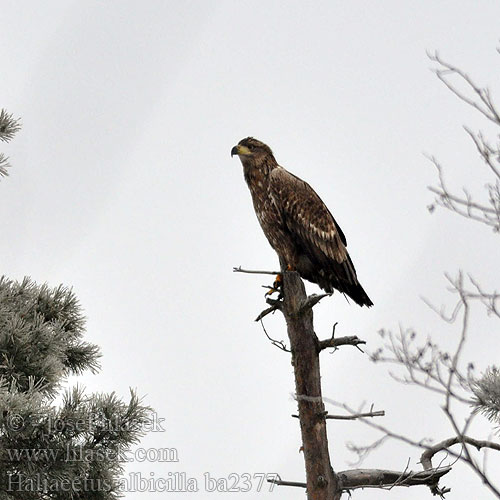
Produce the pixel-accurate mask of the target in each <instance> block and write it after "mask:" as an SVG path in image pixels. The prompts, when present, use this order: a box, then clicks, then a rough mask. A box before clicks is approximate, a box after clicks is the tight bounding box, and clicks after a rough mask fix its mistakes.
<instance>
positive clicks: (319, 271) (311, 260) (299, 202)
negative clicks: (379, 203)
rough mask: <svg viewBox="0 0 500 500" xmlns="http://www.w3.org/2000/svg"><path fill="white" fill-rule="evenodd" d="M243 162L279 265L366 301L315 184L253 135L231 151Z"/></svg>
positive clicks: (366, 303) (342, 238)
mask: <svg viewBox="0 0 500 500" xmlns="http://www.w3.org/2000/svg"><path fill="white" fill-rule="evenodd" d="M234 155H238V157H239V158H240V160H241V163H242V165H243V174H244V177H245V181H246V183H247V185H248V187H249V189H250V194H251V195H252V201H253V206H254V209H255V213H256V215H257V219H258V220H259V222H260V225H261V227H262V230H263V231H264V234H265V235H266V237H267V239H268V241H269V243H270V244H271V246H272V247H273V249H274V250H275V251H276V253H277V254H278V257H279V261H280V266H281V269H282V270H293V271H297V272H298V273H299V275H300V276H301V277H302V278H304V279H306V280H308V281H311V282H313V283H316V284H317V285H319V286H320V287H321V288H322V289H323V290H325V291H326V292H327V293H332V292H333V290H334V289H336V290H338V291H340V292H341V293H343V294H345V295H347V296H348V297H350V298H351V299H352V300H353V301H354V302H356V304H358V305H360V306H367V307H370V306H372V305H373V302H372V301H371V300H370V298H369V297H368V295H367V294H366V292H365V291H364V289H363V287H362V286H361V285H360V283H359V281H358V278H357V276H356V270H355V269H354V265H353V263H352V260H351V258H350V257H349V254H348V253H347V249H346V246H347V241H346V238H345V236H344V233H343V232H342V230H341V229H340V227H339V225H338V224H337V222H336V221H335V219H334V218H333V216H332V214H331V213H330V211H329V210H328V208H327V207H326V205H325V204H324V203H323V201H322V200H321V198H320V197H319V196H318V195H317V194H316V192H315V191H314V189H313V188H312V187H311V186H310V185H309V184H308V183H307V182H305V181H303V180H302V179H299V178H298V177H297V176H295V175H293V174H292V173H290V172H288V171H287V170H285V169H284V168H283V167H281V166H280V165H278V162H277V161H276V159H275V158H274V155H273V152H272V151H271V148H270V147H269V146H267V145H266V144H264V143H263V142H261V141H258V140H257V139H254V138H253V137H247V138H245V139H242V140H241V141H240V142H239V143H238V144H237V145H236V146H234V147H233V148H232V150H231V156H234Z"/></svg>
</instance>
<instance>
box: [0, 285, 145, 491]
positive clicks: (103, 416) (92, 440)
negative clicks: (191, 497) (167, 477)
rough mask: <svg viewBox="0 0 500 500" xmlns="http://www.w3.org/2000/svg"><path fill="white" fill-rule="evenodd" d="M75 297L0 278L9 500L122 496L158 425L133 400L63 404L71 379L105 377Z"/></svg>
mask: <svg viewBox="0 0 500 500" xmlns="http://www.w3.org/2000/svg"><path fill="white" fill-rule="evenodd" d="M84 331H85V320H84V317H83V315H82V311H81V308H80V305H79V303H78V300H77V298H76V297H75V294H74V293H73V292H72V291H71V290H69V289H68V288H65V287H63V286H59V287H56V288H50V287H48V286H47V285H37V284H36V283H34V282H32V281H31V280H30V279H28V278H25V279H24V280H23V281H22V282H21V283H18V282H13V281H11V280H9V279H6V278H5V277H3V278H0V356H1V360H0V499H2V500H7V499H8V500H13V499H23V500H30V499H37V500H42V499H44V500H45V499H57V500H58V499H61V500H62V499H68V498H72V499H75V500H76V499H86V500H92V499H95V500H97V499H99V500H110V499H115V498H118V497H120V496H121V493H122V491H121V490H122V489H123V488H122V487H121V483H120V478H121V475H122V473H123V467H122V460H123V458H124V454H125V453H126V452H127V451H128V449H129V448H130V446H131V445H132V444H133V443H135V442H137V441H138V439H139V437H140V436H141V435H142V433H143V430H145V429H146V426H147V425H148V423H149V422H150V410H149V408H147V407H145V406H142V405H141V404H140V401H139V400H138V398H137V396H136V395H135V394H134V393H133V392H132V393H131V397H130V401H129V402H128V403H125V402H123V401H121V400H120V399H119V398H118V397H117V396H116V395H115V394H114V393H111V394H91V395H86V394H85V392H84V391H83V389H82V388H81V387H75V388H73V389H71V390H68V391H66V393H65V394H64V396H63V398H62V403H61V404H60V405H56V404H55V398H56V396H57V395H58V393H59V392H60V390H61V385H62V383H63V382H64V380H65V377H67V376H68V375H70V374H80V373H82V372H83V371H85V370H90V371H92V372H96V371H97V369H98V358H99V356H100V353H99V349H98V347H97V346H95V345H93V344H90V343H88V342H85V341H84V340H83V334H84Z"/></svg>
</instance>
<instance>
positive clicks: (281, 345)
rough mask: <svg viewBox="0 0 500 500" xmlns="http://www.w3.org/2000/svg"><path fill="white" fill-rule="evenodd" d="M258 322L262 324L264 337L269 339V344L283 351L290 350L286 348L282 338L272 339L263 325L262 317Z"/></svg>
mask: <svg viewBox="0 0 500 500" xmlns="http://www.w3.org/2000/svg"><path fill="white" fill-rule="evenodd" d="M260 324H261V325H262V329H263V330H264V333H265V334H266V337H267V338H268V339H269V340H270V341H271V344H273V345H274V346H276V347H277V348H278V349H281V350H282V351H285V352H292V351H290V349H288V348H287V347H286V345H285V343H284V342H283V341H282V340H274V339H272V338H271V337H270V336H269V334H268V333H267V330H266V327H265V326H264V322H263V321H262V319H261V320H260Z"/></svg>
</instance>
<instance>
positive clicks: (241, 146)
mask: <svg viewBox="0 0 500 500" xmlns="http://www.w3.org/2000/svg"><path fill="white" fill-rule="evenodd" d="M234 155H238V156H239V158H240V160H241V163H243V166H259V165H263V164H270V163H271V164H276V160H275V159H274V155H273V152H272V151H271V148H270V147H269V146H267V145H266V144H264V143H263V142H260V141H259V140H257V139H254V138H253V137H247V138H246V139H242V140H241V141H240V142H239V143H238V144H237V145H236V146H234V148H233V149H231V156H234Z"/></svg>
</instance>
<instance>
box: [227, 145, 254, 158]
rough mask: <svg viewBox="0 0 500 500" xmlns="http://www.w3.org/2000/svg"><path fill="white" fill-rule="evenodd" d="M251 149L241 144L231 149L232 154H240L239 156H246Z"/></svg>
mask: <svg viewBox="0 0 500 500" xmlns="http://www.w3.org/2000/svg"><path fill="white" fill-rule="evenodd" d="M249 154H250V150H249V149H248V148H247V147H246V146H242V145H241V144H237V145H236V146H234V148H233V149H231V156H234V155H238V156H245V155H249Z"/></svg>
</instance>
